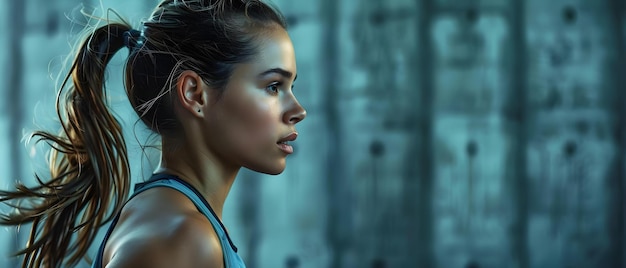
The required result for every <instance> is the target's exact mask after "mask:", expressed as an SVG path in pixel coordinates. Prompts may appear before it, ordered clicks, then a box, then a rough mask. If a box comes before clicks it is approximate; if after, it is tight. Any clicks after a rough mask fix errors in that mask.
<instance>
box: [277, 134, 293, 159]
mask: <svg viewBox="0 0 626 268" xmlns="http://www.w3.org/2000/svg"><path fill="white" fill-rule="evenodd" d="M296 138H298V133H297V132H292V133H290V134H289V135H287V136H285V137H283V138H281V139H280V140H278V142H276V144H277V145H278V148H279V149H280V150H281V151H283V152H284V153H286V154H292V153H293V147H292V146H291V145H289V142H290V141H295V140H296Z"/></svg>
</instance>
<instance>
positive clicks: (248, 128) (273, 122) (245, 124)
mask: <svg viewBox="0 0 626 268" xmlns="http://www.w3.org/2000/svg"><path fill="white" fill-rule="evenodd" d="M237 106H238V109H237V110H238V111H237V112H235V113H236V114H237V115H238V116H237V118H234V120H237V121H238V125H239V127H238V129H239V135H241V136H240V137H241V138H242V139H243V140H244V142H246V140H247V141H249V142H254V143H256V142H259V141H267V140H268V139H272V140H273V139H276V135H279V133H277V132H278V129H277V122H278V121H279V120H280V118H279V117H280V115H279V114H280V113H279V107H278V103H277V102H275V101H274V100H272V99H268V98H266V97H264V96H263V97H258V96H257V98H253V97H252V96H251V98H249V99H248V101H245V102H241V103H240V105H237ZM249 145H252V144H249Z"/></svg>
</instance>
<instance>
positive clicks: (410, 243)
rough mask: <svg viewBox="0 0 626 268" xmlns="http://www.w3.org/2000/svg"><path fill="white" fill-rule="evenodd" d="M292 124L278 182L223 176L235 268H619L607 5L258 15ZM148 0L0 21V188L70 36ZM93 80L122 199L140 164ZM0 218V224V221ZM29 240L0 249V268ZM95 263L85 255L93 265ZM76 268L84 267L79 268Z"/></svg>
mask: <svg viewBox="0 0 626 268" xmlns="http://www.w3.org/2000/svg"><path fill="white" fill-rule="evenodd" d="M273 2H274V3H275V4H276V6H278V8H279V9H280V10H281V11H282V12H283V13H284V14H285V15H286V16H287V18H288V21H289V24H290V29H289V31H290V34H291V36H292V39H293V42H294V45H295V47H296V54H297V60H298V73H299V77H300V78H299V79H298V81H297V83H296V89H295V90H296V95H297V97H298V98H299V99H300V101H301V103H302V104H303V105H304V106H305V108H307V110H308V117H307V119H306V120H304V121H303V122H302V123H300V126H299V131H300V134H301V135H300V137H299V138H298V141H297V143H296V145H295V149H296V153H295V154H294V155H292V156H290V158H289V159H288V167H287V169H286V170H285V172H284V173H283V174H281V175H278V176H267V175H261V174H256V173H253V172H249V171H246V170H244V171H242V172H241V173H240V176H239V178H238V179H237V181H236V182H235V185H234V187H233V189H232V191H231V195H230V196H229V199H228V200H227V203H226V208H225V214H224V219H223V220H224V223H225V225H226V226H227V227H228V229H229V231H230V233H231V235H232V237H233V239H234V242H235V244H236V245H237V246H238V247H239V249H240V251H239V252H240V254H241V255H242V257H243V258H244V259H245V261H246V264H247V266H248V267H249V268H258V267H262V268H266V267H269V268H281V267H289V268H296V267H301V268H320V267H328V268H370V267H372V268H374V267H378V268H381V267H398V268H405V267H425V268H436V267H440V268H470V267H472V268H477V267H493V268H496V267H497V268H501V267H512V268H526V267H537V268H539V267H550V268H552V267H563V268H566V267H567V268H579V267H580V268H582V267H626V259H625V258H626V245H625V242H626V232H625V229H624V228H625V227H626V225H625V211H626V210H625V209H626V203H625V201H626V198H625V195H624V192H625V190H626V189H625V182H626V181H625V180H626V173H625V165H626V154H625V151H624V149H625V148H626V131H625V130H626V2H625V1H624V0H596V1H590V0H589V1H583V0H553V1H543V0H462V1H460V0H367V1H363V0H340V1H335V0H319V1H300V0H298V1H290V0H273ZM156 4H157V1H156V0H142V1H139V0H136V1H126V0H101V1H98V0H82V1H76V0H57V1H39V0H24V1H5V2H3V5H1V6H0V21H1V23H0V32H1V33H2V34H1V35H0V47H1V48H2V49H0V80H1V81H4V83H3V87H2V89H0V90H1V93H0V94H2V98H0V111H1V112H0V147H1V148H2V150H0V170H2V174H3V175H2V176H0V188H1V189H10V188H11V187H12V186H13V185H14V183H15V182H16V181H23V182H25V183H27V184H32V183H34V175H33V174H34V172H37V173H38V174H41V175H44V176H45V175H46V174H47V173H46V166H45V149H46V147H45V146H39V145H38V146H33V144H31V143H26V142H25V141H24V140H23V139H22V137H23V136H24V134H27V133H28V132H31V131H33V130H36V129H47V130H56V129H58V128H59V125H58V123H57V121H56V115H55V108H54V98H55V91H56V88H57V87H56V86H55V83H56V82H57V81H56V78H57V75H58V74H59V73H61V72H62V71H63V70H66V68H64V66H63V62H64V59H65V57H66V56H67V55H68V53H70V51H71V45H72V44H74V42H75V41H76V40H77V38H79V37H80V31H81V30H82V29H83V28H84V25H85V24H86V23H94V22H95V21H94V20H93V19H92V20H91V22H90V21H89V19H88V18H86V17H84V16H82V15H80V11H81V9H83V10H84V11H86V12H88V13H92V14H95V15H97V16H100V17H107V16H108V17H109V18H110V19H116V14H115V13H113V12H106V10H107V9H108V8H111V9H113V10H115V11H116V12H117V13H119V15H121V16H122V17H123V18H125V19H127V20H128V21H130V22H131V23H132V24H133V25H135V26H136V27H138V26H139V24H140V22H141V20H142V19H144V18H146V17H147V16H148V15H149V13H150V12H151V10H152V9H153V8H154V7H155V5H156ZM126 56H127V52H126V51H123V52H121V53H118V56H116V59H117V61H114V62H113V63H112V64H111V65H110V67H109V76H108V77H109V79H108V90H109V98H110V100H109V101H110V105H111V107H112V109H113V110H114V111H115V113H116V114H117V116H118V118H119V120H120V122H122V124H123V126H124V127H125V131H126V140H127V143H128V148H129V151H130V157H131V164H132V166H133V170H132V172H133V181H134V182H139V181H142V180H144V179H145V178H146V177H147V176H149V174H150V173H151V171H152V167H153V166H154V165H155V164H156V159H158V156H159V155H158V153H159V152H158V151H152V150H149V149H148V150H142V149H141V145H142V144H143V145H145V144H152V143H154V141H155V139H154V137H152V138H151V135H150V134H149V133H148V132H147V131H146V130H145V128H144V127H143V126H142V125H141V123H138V124H136V122H137V116H136V115H135V114H134V112H132V110H131V109H130V104H129V103H128V100H127V99H126V96H125V93H124V91H123V88H122V82H121V77H122V71H121V70H122V67H123V63H122V62H123V59H124V57H126ZM0 209H3V211H7V208H6V206H4V207H0ZM28 231H29V228H28V226H22V227H21V228H19V229H16V228H7V227H2V229H0V253H1V254H2V255H0V256H1V257H0V267H18V266H19V259H17V258H12V257H10V255H9V254H10V252H13V251H15V250H17V249H18V248H20V247H22V246H23V245H24V241H25V238H26V237H27V236H28ZM96 248H97V245H94V246H93V248H92V250H91V254H92V255H91V256H93V254H94V252H95V249H96ZM80 267H88V265H87V264H83V265H82V266H80Z"/></svg>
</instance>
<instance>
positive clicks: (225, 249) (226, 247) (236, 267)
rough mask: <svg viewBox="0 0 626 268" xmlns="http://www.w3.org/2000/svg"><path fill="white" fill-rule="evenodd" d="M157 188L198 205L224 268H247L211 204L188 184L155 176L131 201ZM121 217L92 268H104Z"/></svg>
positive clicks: (103, 244)
mask: <svg viewBox="0 0 626 268" xmlns="http://www.w3.org/2000/svg"><path fill="white" fill-rule="evenodd" d="M155 187H169V188H172V189H174V190H177V191H179V192H181V193H182V194H184V195H185V196H187V198H189V200H191V201H192V202H193V203H194V204H195V205H196V207H197V208H198V211H200V212H201V213H202V214H204V216H206V217H207V219H209V221H210V222H211V225H213V229H214V230H215V233H216V234H217V237H218V238H219V240H220V244H221V246H222V253H223V255H224V268H245V267H246V265H245V264H244V263H243V260H242V259H241V257H239V255H238V254H237V247H235V245H234V244H233V242H232V240H231V239H230V237H229V236H228V233H226V228H224V225H222V222H221V221H220V220H218V218H217V216H216V215H215V212H214V211H213V209H212V208H211V206H209V203H208V202H207V201H206V200H205V199H204V198H202V195H200V193H199V192H198V191H197V190H196V189H195V188H193V186H191V185H190V184H188V183H187V182H185V181H183V180H181V179H180V178H178V177H176V176H172V175H169V174H155V175H153V176H152V177H151V178H150V179H149V180H148V181H146V182H144V183H138V184H137V185H135V191H134V192H133V194H132V195H131V197H130V198H129V200H130V199H132V198H133V197H135V196H137V195H138V194H139V193H141V192H143V191H146V190H148V189H152V188H155ZM119 217H120V213H118V214H117V215H115V218H113V221H112V222H111V226H110V227H109V229H108V230H107V232H106V235H105V236H104V239H103V241H102V244H100V248H99V250H98V253H97V255H96V258H95V259H94V262H93V264H92V266H91V267H92V268H102V257H103V256H102V255H103V254H104V246H105V245H106V242H107V240H108V239H109V236H110V235H111V233H112V232H113V228H115V225H116V224H117V221H118V220H119Z"/></svg>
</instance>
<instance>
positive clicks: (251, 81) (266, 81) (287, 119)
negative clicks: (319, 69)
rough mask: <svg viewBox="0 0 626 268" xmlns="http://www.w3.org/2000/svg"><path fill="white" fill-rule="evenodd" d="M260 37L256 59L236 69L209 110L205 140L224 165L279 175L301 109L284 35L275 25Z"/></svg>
mask: <svg viewBox="0 0 626 268" xmlns="http://www.w3.org/2000/svg"><path fill="white" fill-rule="evenodd" d="M260 36H261V37H259V41H258V42H259V46H258V49H259V50H258V51H259V52H258V54H257V56H255V58H254V59H253V60H252V61H250V62H248V63H244V64H237V65H235V69H234V71H233V73H232V76H231V77H230V79H229V82H228V84H227V85H226V88H225V90H224V91H223V92H222V93H221V95H220V97H219V100H217V101H216V102H215V103H214V104H213V105H211V106H210V108H209V111H208V113H207V117H206V121H207V124H205V126H206V132H205V133H206V135H205V137H206V138H207V140H208V143H207V144H208V146H209V147H210V150H212V151H213V152H214V153H216V154H217V155H219V156H221V157H220V158H221V159H224V160H225V161H227V163H224V164H226V165H236V166H243V167H246V168H249V169H252V170H255V171H258V172H263V173H268V174H279V173H281V172H282V171H283V170H284V169H285V159H286V157H287V155H289V154H291V153H292V152H293V148H292V147H291V146H290V145H289V144H288V143H289V141H287V140H293V139H295V137H296V136H297V134H296V133H297V132H296V128H295V125H296V123H298V122H300V121H301V120H302V119H304V117H305V116H306V111H305V110H304V108H303V107H302V106H301V105H300V103H299V102H298V101H297V99H296V97H295V96H294V94H293V91H292V87H293V83H294V80H295V78H296V72H297V69H296V59H295V54H294V48H293V44H292V42H291V39H290V38H289V35H288V34H287V32H286V31H285V30H284V29H282V28H281V27H274V28H270V29H267V30H265V31H264V32H263V33H262V34H261V35H260ZM285 141H287V144H285Z"/></svg>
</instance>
